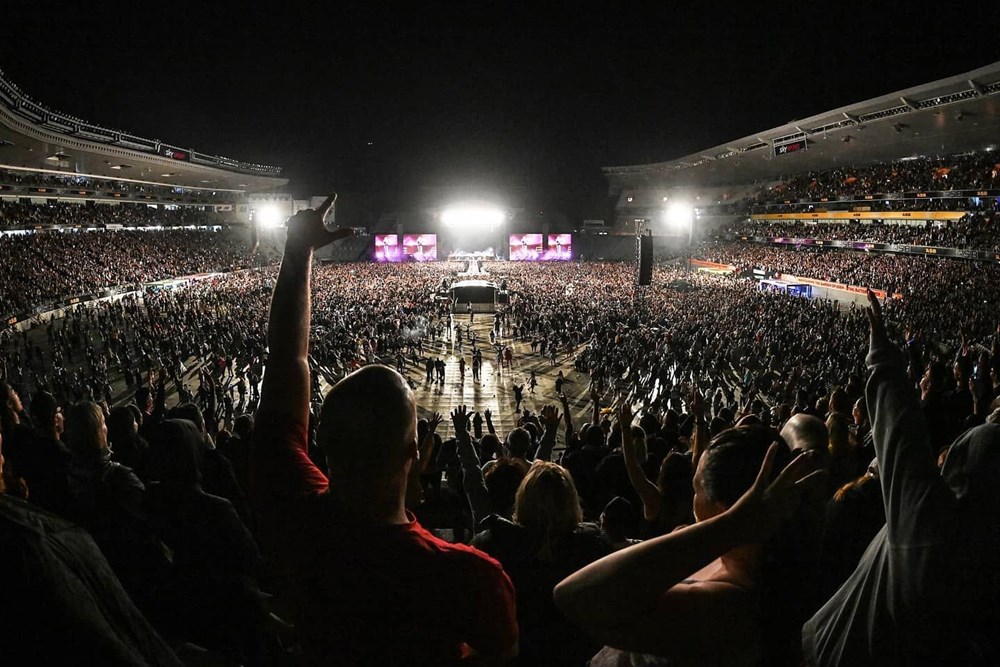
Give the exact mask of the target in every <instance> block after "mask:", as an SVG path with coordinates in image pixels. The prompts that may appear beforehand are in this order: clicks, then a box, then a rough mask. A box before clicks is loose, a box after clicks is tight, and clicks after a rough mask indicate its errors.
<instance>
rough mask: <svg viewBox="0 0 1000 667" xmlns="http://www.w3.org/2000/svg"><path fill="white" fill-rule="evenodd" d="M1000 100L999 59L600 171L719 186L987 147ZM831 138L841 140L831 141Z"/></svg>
mask: <svg viewBox="0 0 1000 667" xmlns="http://www.w3.org/2000/svg"><path fill="white" fill-rule="evenodd" d="M998 98H1000V61H998V62H995V63H992V64H990V65H987V66H984V67H981V68H978V69H975V70H972V71H969V72H965V73H961V74H957V75H954V76H951V77H947V78H944V79H940V80H937V81H933V82H930V83H926V84H922V85H919V86H914V87H911V88H907V89H905V90H901V91H898V92H894V93H887V94H885V95H882V96H879V97H876V98H872V99H869V100H866V101H863V102H858V103H855V104H851V105H848V106H844V107H840V108H837V109H832V110H830V111H827V112H824V113H820V114H817V115H815V116H812V117H810V118H806V119H795V120H792V121H790V122H788V123H786V124H784V125H780V126H777V127H774V128H772V129H770V130H766V131H761V132H755V133H754V134H751V135H749V136H746V137H743V138H741V139H735V140H729V141H726V142H725V143H723V144H720V145H718V146H715V147H712V148H707V149H703V150H700V151H698V152H696V153H693V154H691V155H686V156H681V157H678V158H675V159H673V160H668V161H663V162H655V163H648V164H639V165H621V166H610V167H603V168H602V171H603V173H604V175H605V176H606V177H607V178H608V179H609V180H611V181H612V182H622V181H624V182H632V181H640V182H656V183H665V182H671V183H674V182H676V183H677V184H678V185H691V184H693V183H694V182H698V183H700V184H716V185H718V184H724V183H736V182H750V181H761V180H767V179H774V178H778V177H780V176H781V175H783V174H787V173H794V172H801V171H809V170H820V169H825V168H829V167H832V166H838V165H839V166H843V164H844V162H848V163H853V164H861V163H873V162H878V161H884V160H893V159H899V158H900V157H905V156H911V155H941V154H945V153H960V152H966V151H972V150H983V149H984V148H987V147H990V146H992V147H996V142H998V141H1000V131H998V130H1000V104H997V102H998V101H1000V100H998ZM945 111H947V112H948V113H945ZM831 138H834V139H837V140H836V141H828V139H831ZM800 142H801V143H800ZM795 144H798V146H793V145H795ZM783 146H784V147H789V148H794V149H795V150H794V151H792V150H790V151H788V153H789V154H790V153H791V152H795V153H796V155H795V156H794V158H793V159H789V157H790V155H789V154H785V153H784V152H781V153H779V149H781V148H782V147H783Z"/></svg>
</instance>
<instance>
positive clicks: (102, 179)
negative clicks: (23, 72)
mask: <svg viewBox="0 0 1000 667" xmlns="http://www.w3.org/2000/svg"><path fill="white" fill-rule="evenodd" d="M0 169H2V170H4V172H5V173H7V174H11V173H14V174H18V175H20V176H21V177H22V178H20V179H18V180H20V181H22V183H17V182H16V181H15V182H14V183H13V186H14V187H12V188H10V189H6V190H5V191H0V194H3V195H8V196H11V195H16V196H24V197H36V198H37V197H44V198H60V199H63V198H66V199H72V198H86V199H94V200H98V201H102V200H103V201H109V200H113V199H118V200H122V201H131V200H136V201H138V200H142V201H151V202H153V201H165V202H173V203H178V204H196V205H203V204H211V203H217V202H216V200H218V201H220V202H222V203H224V204H228V203H231V202H232V201H233V200H236V199H239V198H242V197H243V196H244V195H245V194H246V193H250V192H259V191H266V190H273V189H275V188H279V187H282V186H284V185H285V184H287V182H288V180H287V179H286V178H283V177H281V168H280V167H274V166H269V165H260V164H253V163H248V162H241V161H238V160H233V159H231V158H226V157H220V156H212V155H207V154H204V153H200V152H198V151H196V150H192V149H187V148H180V147H178V146H176V145H171V144H166V143H164V142H162V141H159V140H152V139H144V138H142V137H139V136H137V135H134V134H131V133H129V132H124V131H121V130H113V129H109V128H105V127H101V126H98V125H94V124H92V123H89V122H87V121H84V120H81V119H79V118H75V117H73V116H70V115H67V114H64V113H60V112H57V111H53V110H51V109H48V108H47V107H45V106H43V105H42V104H40V103H38V102H36V101H35V100H32V99H31V98H30V97H29V96H27V95H26V94H24V93H23V92H22V91H21V90H20V89H19V88H18V87H17V86H16V85H15V84H14V83H12V82H11V81H9V80H8V79H7V78H6V77H5V76H4V74H3V72H0ZM75 179H78V180H80V181H85V182H82V183H79V184H78V183H74V182H73V181H74V180H75ZM0 180H3V179H0ZM6 181H7V182H9V181H10V179H6ZM94 183H99V184H101V185H100V187H90V185H91V184H94ZM116 183H117V184H128V185H129V186H130V187H122V188H116V187H115V184H116ZM135 185H139V186H141V187H134V186H135ZM32 188H34V190H32ZM116 190H118V191H119V194H117V195H116V194H115V191H116ZM135 192H141V193H142V196H132V195H131V194H130V193H135ZM209 193H211V194H209Z"/></svg>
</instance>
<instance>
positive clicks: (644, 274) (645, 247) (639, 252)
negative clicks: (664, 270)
mask: <svg viewBox="0 0 1000 667" xmlns="http://www.w3.org/2000/svg"><path fill="white" fill-rule="evenodd" d="M635 256H636V259H637V260H638V261H639V271H638V275H637V277H636V284H637V285H649V284H650V283H652V282H653V237H652V236H647V235H645V234H643V235H641V236H637V237H635Z"/></svg>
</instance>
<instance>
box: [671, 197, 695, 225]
mask: <svg viewBox="0 0 1000 667" xmlns="http://www.w3.org/2000/svg"><path fill="white" fill-rule="evenodd" d="M693 220H694V209H692V208H691V206H690V205H688V204H685V203H683V202H674V203H673V204H671V205H670V206H669V207H668V208H667V228H668V229H670V230H671V231H674V232H689V231H690V229H691V224H692V221H693Z"/></svg>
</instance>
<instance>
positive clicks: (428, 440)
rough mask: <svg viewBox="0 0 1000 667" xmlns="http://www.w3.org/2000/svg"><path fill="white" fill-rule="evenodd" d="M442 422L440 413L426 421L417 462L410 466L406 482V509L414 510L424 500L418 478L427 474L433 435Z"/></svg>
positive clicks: (432, 446)
mask: <svg viewBox="0 0 1000 667" xmlns="http://www.w3.org/2000/svg"><path fill="white" fill-rule="evenodd" d="M442 421H444V417H442V416H441V414H440V413H437V412H435V413H433V414H432V415H431V418H430V419H428V420H427V432H426V433H425V434H424V437H423V438H422V439H421V440H420V444H419V447H418V451H419V453H420V455H419V457H418V458H417V461H416V462H415V463H414V464H413V465H411V466H410V476H409V478H408V479H407V481H406V507H407V509H411V510H412V509H416V508H417V507H419V506H420V503H422V502H423V500H424V489H423V485H422V484H421V483H420V476H421V475H423V474H424V473H425V472H427V469H428V468H429V467H430V465H431V458H432V457H433V456H434V443H435V439H434V433H435V432H436V431H437V427H438V425H440V424H441V422H442Z"/></svg>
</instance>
